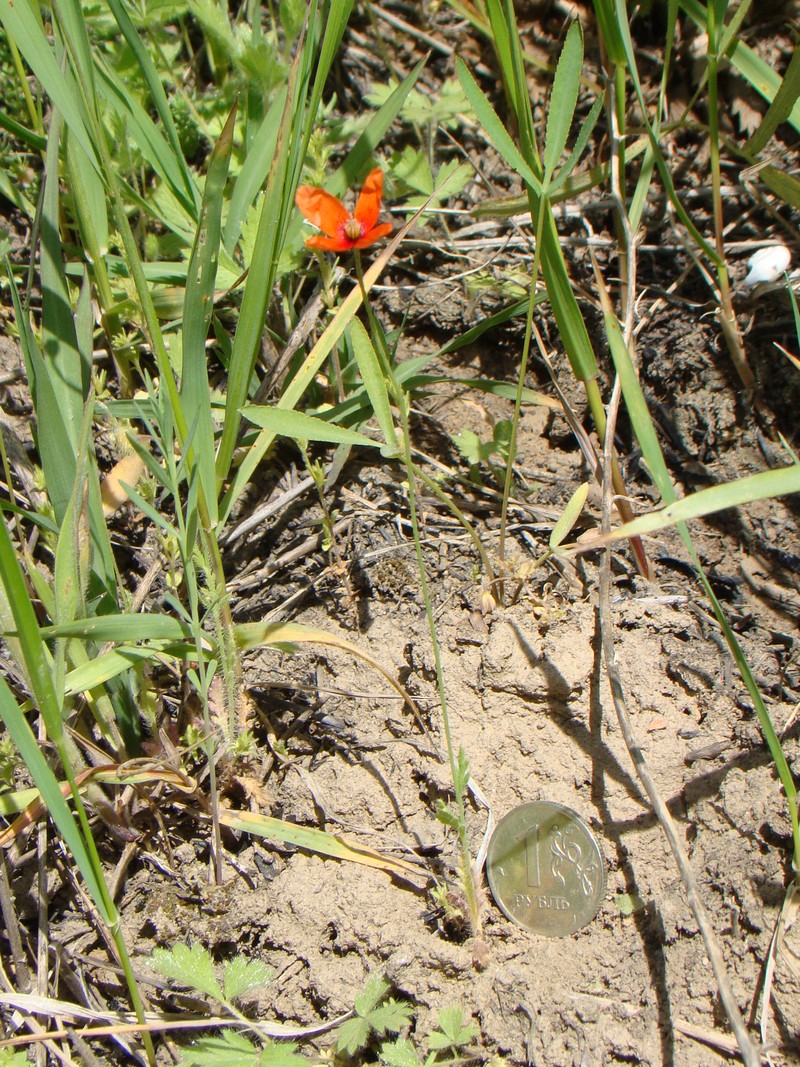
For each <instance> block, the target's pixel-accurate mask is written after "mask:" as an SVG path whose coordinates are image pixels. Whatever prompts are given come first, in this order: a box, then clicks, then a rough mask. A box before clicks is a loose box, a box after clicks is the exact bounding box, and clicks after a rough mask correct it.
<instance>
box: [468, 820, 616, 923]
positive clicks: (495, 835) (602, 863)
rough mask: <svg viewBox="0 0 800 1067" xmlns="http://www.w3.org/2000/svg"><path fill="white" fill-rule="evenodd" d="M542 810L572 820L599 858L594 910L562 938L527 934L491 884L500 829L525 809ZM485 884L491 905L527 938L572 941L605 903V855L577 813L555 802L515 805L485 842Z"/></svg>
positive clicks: (592, 833) (596, 837) (591, 831)
mask: <svg viewBox="0 0 800 1067" xmlns="http://www.w3.org/2000/svg"><path fill="white" fill-rule="evenodd" d="M542 806H544V807H546V808H548V809H550V810H551V811H552V810H553V809H555V810H556V811H560V812H563V813H564V814H565V815H568V816H569V817H570V818H571V819H574V820H575V822H577V823H578V825H579V826H581V827H582V828H583V831H584V833H585V834H586V835H587V837H588V838H589V840H590V841H592V842H593V843H594V846H595V848H596V849H597V853H598V855H599V857H600V873H601V876H602V884H601V888H600V892H599V894H598V900H597V907H596V908H595V910H594V912H593V914H592V915H591V916H590V917H589V918H588V919H587V920H586V922H584V923H581V925H580V926H579V927H578V928H577V929H575V930H567V931H566V932H565V933H563V934H548V933H543V932H542V931H540V930H531V928H530V927H529V926H526V925H525V923H523V922H520V920H519V919H518V918H517V917H516V916H514V915H512V914H511V913H510V911H508V909H507V908H506V906H505V904H504V902H503V901H502V900H501V898H500V894H499V890H498V889H496V888H495V884H494V883H495V880H494V878H493V870H492V849H493V848H494V845H495V842H496V841H497V840H498V836H499V834H500V830H501V829H502V827H503V824H504V823H506V822H508V821H509V820H511V819H512V818H513V817H514V816H516V815H517V813H518V812H520V811H522V810H523V809H525V808H538V807H542ZM486 880H487V882H488V883H489V889H490V890H491V892H492V897H493V899H494V902H495V904H496V905H497V907H498V908H499V909H500V911H501V912H502V913H503V915H505V917H506V918H507V919H509V920H510V921H511V922H513V923H515V924H516V925H517V926H519V927H520V928H521V929H523V930H525V931H526V932H527V933H529V934H531V935H532V936H533V937H549V938H554V939H557V938H563V937H574V935H575V934H577V933H580V931H581V930H583V929H584V928H585V927H587V926H588V925H589V923H591V922H593V921H594V920H595V919H596V918H597V913H598V912H599V911H600V908H601V906H602V904H603V901H604V900H605V896H606V889H607V888H608V878H607V867H606V857H605V852H604V851H603V846H602V845H601V843H600V839H599V838H598V836H597V835H596V834H595V833H594V832H593V830H592V829H591V828H590V826H589V825H588V823H587V822H586V820H585V819H584V818H583V817H582V816H581V815H579V814H578V812H577V811H574V810H573V809H572V808H568V807H567V805H566V804H559V803H558V802H557V801H555V800H528V801H526V802H525V803H524V804H517V806H516V807H515V808H512V809H511V810H510V811H508V812H506V814H505V815H504V816H503V818H502V819H501V820H500V821H499V822H498V824H497V826H495V828H494V830H493V831H492V836H491V838H490V840H489V847H488V848H487V850H486Z"/></svg>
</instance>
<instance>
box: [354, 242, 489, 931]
mask: <svg viewBox="0 0 800 1067" xmlns="http://www.w3.org/2000/svg"><path fill="white" fill-rule="evenodd" d="M355 263H356V274H357V276H358V284H359V287H360V289H361V296H362V299H363V301H364V307H365V309H366V312H367V318H368V319H369V324H370V332H371V334H372V338H373V342H374V344H375V350H376V353H377V355H378V359H379V360H380V363H381V369H382V371H383V374H384V376H385V377H386V380H387V382H388V384H389V387H390V389H391V391H392V393H393V395H394V401H395V403H396V405H397V411H398V414H399V416H400V429H401V432H402V438H403V461H404V463H405V468H406V476H407V478H408V507H409V513H410V517H411V529H412V531H413V533H414V549H415V551H416V555H417V566H418V568H419V577H420V585H421V588H422V599H423V601H424V603H425V614H426V616H427V619H428V626H429V628H430V634H431V644H432V646H433V660H434V664H435V668H436V688H437V691H438V694H439V705H440V707H441V709H442V724H443V726H444V737H445V745H446V747H447V759H448V762H449V764H450V774H451V776H452V780H453V791H454V794H455V801H456V814H457V825H456V831H457V833H458V841H459V846H460V850H461V872H460V873H461V888H462V889H463V892H464V897H465V899H466V902H467V909H468V911H469V919H470V925H471V928H472V932H473V934H474V935H475V936H476V937H477V936H479V935H480V932H481V916H480V908H479V905H478V894H477V890H476V887H475V873H474V870H473V866H472V856H471V854H470V850H469V840H468V837H467V811H466V804H465V799H464V798H465V794H466V790H465V789H460V788H458V786H457V783H458V782H459V780H460V779H461V777H462V775H461V774H460V773H459V765H458V755H457V753H456V750H455V747H454V745H453V734H452V731H451V729H450V714H449V711H448V708H447V698H446V696H445V691H444V672H443V671H442V657H441V651H440V648H439V639H438V636H437V634H436V619H435V618H434V613H433V603H432V601H431V595H430V589H429V587H428V577H427V573H426V570H425V559H424V556H423V554H422V542H421V538H420V529H419V517H418V515H417V494H416V473H417V472H416V465H415V463H414V460H413V459H412V457H411V433H410V429H409V409H408V397H407V396H406V394H405V392H404V391H403V388H402V386H401V385H400V383H399V382H398V380H397V376H396V375H395V373H394V370H393V368H392V364H391V360H390V358H389V353H388V351H387V350H386V342H385V338H384V333H383V330H382V329H381V327H380V324H379V323H378V321H377V319H376V317H375V312H374V311H373V309H372V304H371V303H370V300H369V295H368V293H367V290H366V287H365V285H364V273H363V270H362V266H361V256H360V254H359V250H358V249H355Z"/></svg>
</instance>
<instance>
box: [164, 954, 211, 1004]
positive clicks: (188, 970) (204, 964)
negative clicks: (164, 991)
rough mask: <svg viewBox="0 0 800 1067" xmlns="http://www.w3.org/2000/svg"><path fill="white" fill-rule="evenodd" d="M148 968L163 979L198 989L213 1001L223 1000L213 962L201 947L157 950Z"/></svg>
mask: <svg viewBox="0 0 800 1067" xmlns="http://www.w3.org/2000/svg"><path fill="white" fill-rule="evenodd" d="M150 966H151V967H152V968H153V970H154V971H157V972H158V974H161V975H163V976H164V977H165V978H171V979H172V980H173V981H175V982H180V983H181V985H186V986H190V987H191V988H192V989H199V990H200V992H201V993H206V994H207V995H208V996H209V997H214V999H215V1000H224V999H225V997H224V996H223V993H222V990H221V989H220V985H219V982H218V981H217V976H216V975H215V973H214V963H213V960H212V959H211V956H210V955H209V954H208V950H207V949H205V948H203V946H202V945H192V946H191V947H190V946H189V945H175V946H174V948H172V949H165V948H157V949H156V950H155V952H154V953H153V955H152V956H151V958H150Z"/></svg>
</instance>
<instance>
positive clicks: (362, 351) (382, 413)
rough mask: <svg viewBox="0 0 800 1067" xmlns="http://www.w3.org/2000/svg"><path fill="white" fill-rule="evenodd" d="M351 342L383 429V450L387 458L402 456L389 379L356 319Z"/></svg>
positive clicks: (351, 329) (361, 324)
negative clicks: (391, 401)
mask: <svg viewBox="0 0 800 1067" xmlns="http://www.w3.org/2000/svg"><path fill="white" fill-rule="evenodd" d="M350 340H351V342H352V345H353V355H354V356H355V359H356V363H358V369H359V371H360V372H361V380H362V381H363V383H364V387H365V388H366V390H367V395H368V396H369V399H370V403H371V405H372V410H373V411H374V412H375V418H376V419H377V420H378V425H379V426H380V428H381V433H382V434H383V439H384V441H385V442H386V445H385V447H384V448H383V449H382V450H381V451H382V453H383V455H384V456H386V457H387V458H389V457H392V456H398V455H399V454H400V445H399V443H398V441H397V434H396V433H395V428H394V417H393V415H392V406H391V404H390V402H389V391H388V387H387V382H386V378H385V377H384V375H383V371H382V370H381V366H380V363H379V361H378V356H377V354H376V352H375V349H374V347H373V345H372V341H371V340H370V336H369V334H368V333H367V331H366V329H365V327H364V324H363V323H362V322H361V320H360V319H353V321H352V322H351V324H350Z"/></svg>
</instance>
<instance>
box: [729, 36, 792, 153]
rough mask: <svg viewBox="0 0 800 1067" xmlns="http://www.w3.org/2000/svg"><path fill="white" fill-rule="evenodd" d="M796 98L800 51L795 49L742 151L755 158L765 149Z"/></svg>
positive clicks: (785, 118) (789, 111) (788, 114)
mask: <svg viewBox="0 0 800 1067" xmlns="http://www.w3.org/2000/svg"><path fill="white" fill-rule="evenodd" d="M798 97H800V49H797V48H795V50H794V51H793V52H792V58H791V59H790V60H789V66H788V67H787V68H786V73H785V74H784V75H783V78H782V79H781V84H780V88H779V89H778V91H777V93H776V94H775V99H774V100H773V101H772V103H771V104H770V105H769V107H768V108H767V113H766V115H765V116H764V118H763V119H762V120H761V124H760V126H759V127H758V129H757V130H756V131H755V133H754V134H753V136H752V137H751V138H750V140H749V141H748V142H747V143H746V144H745V146H744V149H743V151H744V152H747V153H749V154H751V155H754V156H755V155H758V153H759V152H761V151H762V150H763V149H764V148H766V146H767V142H768V141H769V140H770V138H771V137H772V135H773V133H775V130H776V129H777V128H778V126H780V124H781V123H782V122H786V120H787V119H788V118H789V116H790V115H791V113H792V110H793V108H794V106H795V105H796V104H797V100H798Z"/></svg>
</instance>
